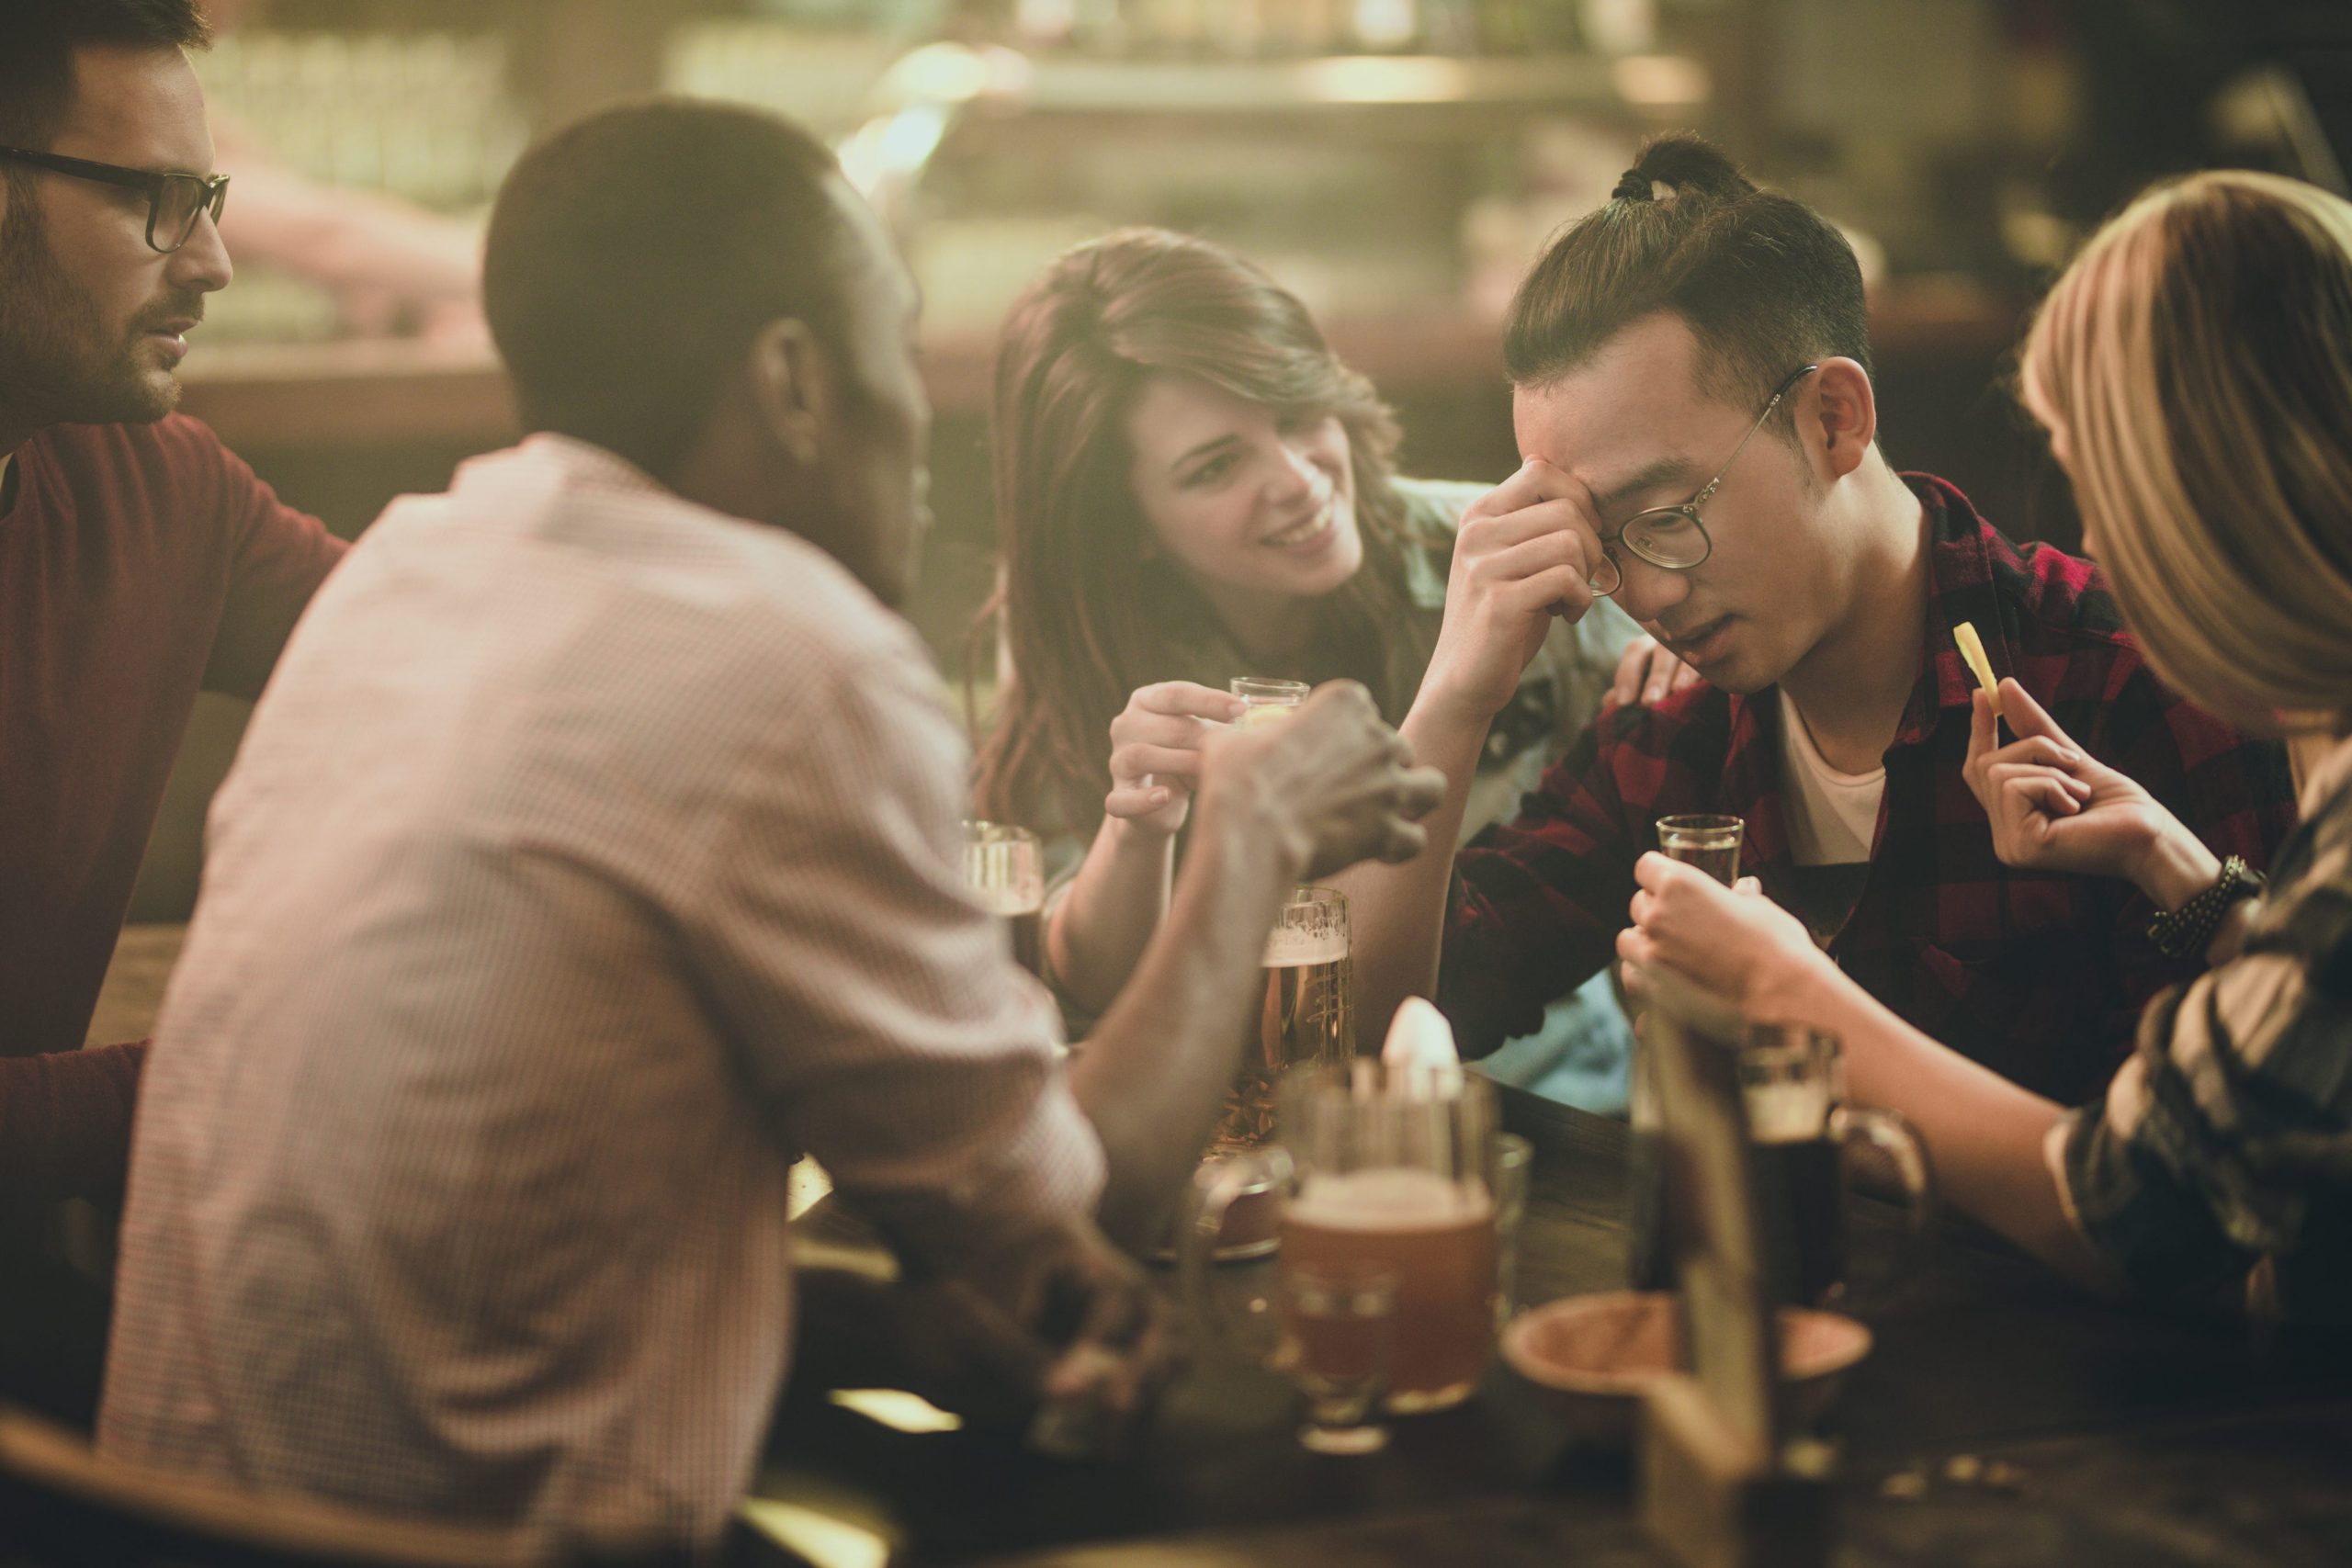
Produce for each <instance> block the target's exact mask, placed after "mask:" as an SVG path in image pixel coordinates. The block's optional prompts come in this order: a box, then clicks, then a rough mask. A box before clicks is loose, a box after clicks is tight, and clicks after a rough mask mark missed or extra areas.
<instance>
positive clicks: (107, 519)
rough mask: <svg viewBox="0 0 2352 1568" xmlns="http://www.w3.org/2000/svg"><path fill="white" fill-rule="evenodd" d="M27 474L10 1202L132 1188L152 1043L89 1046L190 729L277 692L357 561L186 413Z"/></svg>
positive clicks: (1, 748)
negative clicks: (323, 601) (301, 632)
mask: <svg viewBox="0 0 2352 1568" xmlns="http://www.w3.org/2000/svg"><path fill="white" fill-rule="evenodd" d="M12 478H13V483H14V489H15V491H16V495H15V501H14V503H13V504H12V505H11V506H10V507H9V508H8V510H7V511H6V513H0V1201H6V1199H8V1198H21V1197H33V1196H55V1195H62V1194H67V1193H75V1192H86V1191H104V1190H108V1189H110V1188H112V1187H114V1186H116V1185H119V1182H120V1180H121V1178H122V1169H123V1163H124V1160H125V1158H126V1156H127V1155H128V1152H129V1147H130V1106H131V1101H132V1097H133V1091H134V1089H135V1088H136V1086H137V1080H138V1067H139V1059H140V1055H141V1053H142V1052H143V1050H144V1047H143V1046H137V1045H131V1046H110V1047H105V1048H101V1049H96V1050H91V1051H84V1050H82V1049H81V1048H80V1047H81V1045H82V1041H83V1036H84V1033H85V1032H86V1031H87V1029H88V1028H89V1023H90V1015H91V1012H92V1010H93V1009H94V1008H95V1007H96V1002H97V995H98V985H99V982H100V981H101V980H102V979H104V978H105V976H106V971H107V961H108V959H109V958H111V956H112V955H113V953H114V944H115V937H116V935H117V933H118V932H119V931H120V930H121V927H122V919H123V914H124V911H125V910H127V909H128V908H130V889H131V884H132V882H133V881H134V880H135V879H136V878H137V876H138V874H139V863H140V859H141V856H142V855H143V854H144V853H145V852H146V847H147V835H148V832H149V830H150V829H152V828H153V825H154V820H155V811H156V808H157V807H158V806H159V805H160V803H161V802H162V800H163V795H164V781H165V780H166V779H167V778H168V777H169V776H170V773H171V769H172V760H173V758H174V756H175V754H176V753H177V751H178V750H179V742H180V734H181V731H182V730H183V729H184V728H186V727H187V718H188V712H189V709H190V708H191V707H193V706H194V705H195V701H196V694H197V693H198V691H199V690H204V691H215V692H226V693H230V694H234V695H237V696H243V697H252V696H255V695H257V694H259V693H260V691H261V687H262V682H264V681H265V680H266V679H267V678H268V675H269V671H270V666H271V665H272V664H274V663H275V662H276V661H277V651H278V649H279V648H281V647H282V646H283V645H284V644H285V641H286V637H287V634H288V632H290V631H291V630H292V629H293V626H294V621H295V618H296V617H297V616H298V615H300V614H301V612H302V606H303V605H304V604H307V603H309V601H310V597H311V591H312V590H313V589H315V588H316V587H317V586H318V584H319V581H320V580H321V579H322V578H323V577H325V575H326V573H327V570H328V569H329V568H331V567H333V566H334V563H335V561H336V560H337V559H338V558H341V556H342V554H343V550H344V546H343V544H342V543H341V541H339V540H337V539H336V538H335V537H334V536H332V535H330V534H329V533H328V532H327V531H326V529H325V528H324V527H323V526H322V525H320V523H319V522H318V520H317V519H316V518H313V517H309V516H306V515H304V514H303V513H300V512H296V511H294V510H293V509H292V508H290V507H288V506H287V505H285V504H284V503H282V502H279V501H278V499H277V496H276V495H275V494H273V493H272V492H271V491H270V488H269V487H268V486H267V485H266V484H264V483H262V482H261V480H259V479H256V478H254V472H253V470H252V469H251V468H247V467H246V466H245V465H244V463H243V461H241V460H240V459H239V458H238V457H236V456H235V455H234V454H233V453H232V452H230V451H229V450H228V449H227V448H226V447H224V446H221V445H220V439H219V438H218V437H216V436H215V435H214V434H212V432H211V431H209V430H208V429H207V428H205V426H203V425H202V424H200V423H198V422H197V421H195V420H192V419H188V418H185V417H181V416H176V415H175V416H174V417H172V418H169V419H165V420H163V421H161V422H160V423H154V424H112V425H58V426H52V427H51V428H50V429H48V430H44V431H42V432H40V434H36V435H34V436H33V437H32V438H31V439H30V440H28V441H27V442H26V443H25V444H24V446H21V447H19V448H18V449H17V456H16V463H15V472H14V474H13V476H12ZM54 1053H72V1055H54ZM45 1054H49V1055H45Z"/></svg>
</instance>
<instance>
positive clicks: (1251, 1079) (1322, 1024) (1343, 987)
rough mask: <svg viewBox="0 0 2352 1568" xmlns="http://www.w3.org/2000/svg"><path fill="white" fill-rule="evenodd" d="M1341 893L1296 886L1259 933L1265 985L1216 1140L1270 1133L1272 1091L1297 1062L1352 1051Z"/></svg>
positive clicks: (1339, 1058)
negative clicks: (1269, 926) (1269, 924)
mask: <svg viewBox="0 0 2352 1568" xmlns="http://www.w3.org/2000/svg"><path fill="white" fill-rule="evenodd" d="M1349 953H1350V948H1349V939H1348V900H1347V896H1346V895H1345V894H1343V893H1341V892H1340V891H1339V889H1337V888H1334V887H1300V888H1295V889H1294V890H1293V891H1292V893H1291V896H1290V897H1288V898H1287V899H1285V900H1284V901H1283V907H1282V908H1281V910H1280V911H1278V912H1277V913H1276V914H1275V916H1274V924H1273V929H1272V931H1268V932H1267V933H1266V946H1265V952H1264V955H1263V960H1264V962H1263V966H1264V969H1265V988H1264V990H1263V992H1262V993H1261V1001H1260V1003H1259V1007H1258V1017H1257V1019H1256V1021H1255V1022H1254V1023H1253V1024H1252V1025H1251V1027H1250V1032H1249V1036H1248V1038H1247V1040H1246V1042H1245V1043H1244V1045H1243V1049H1242V1055H1241V1066H1240V1069H1239V1070H1238V1072H1236V1073H1235V1074H1234V1077H1233V1087H1232V1089H1230V1090H1229V1091H1228V1092H1227V1096H1226V1110H1225V1116H1224V1118H1223V1120H1221V1121H1220V1122H1218V1123H1217V1129H1216V1140H1215V1143H1216V1147H1218V1148H1220V1149H1231V1148H1251V1147H1255V1146H1256V1145H1260V1144H1262V1143H1264V1142H1265V1141H1266V1140H1267V1139H1268V1138H1269V1137H1271V1136H1272V1135H1273V1130H1274V1091H1275V1089H1276V1088H1277V1086H1279V1085H1280V1084H1281V1082H1282V1077H1283V1074H1284V1073H1286V1072H1288V1071H1290V1069H1291V1068H1293V1067H1295V1066H1298V1065H1300V1064H1301V1063H1304V1062H1322V1063H1326V1064H1334V1065H1336V1064H1343V1063H1345V1062H1347V1061H1349V1060H1351V1058H1353V1056H1354V1055H1355V1054H1356V1021H1355V966H1354V964H1353V963H1352V962H1351V959H1350V956H1349Z"/></svg>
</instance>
